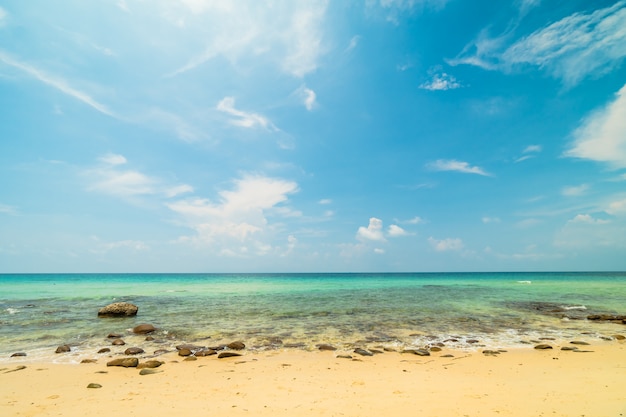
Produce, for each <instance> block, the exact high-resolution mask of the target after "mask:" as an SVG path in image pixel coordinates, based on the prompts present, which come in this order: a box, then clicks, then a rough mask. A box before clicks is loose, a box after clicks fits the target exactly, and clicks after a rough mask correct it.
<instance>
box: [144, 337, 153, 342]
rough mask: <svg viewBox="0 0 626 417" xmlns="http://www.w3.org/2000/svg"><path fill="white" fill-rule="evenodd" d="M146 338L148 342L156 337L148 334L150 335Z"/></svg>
mask: <svg viewBox="0 0 626 417" xmlns="http://www.w3.org/2000/svg"><path fill="white" fill-rule="evenodd" d="M145 340H146V342H152V341H154V337H152V336H148V337H146V339H145Z"/></svg>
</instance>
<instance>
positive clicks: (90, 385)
mask: <svg viewBox="0 0 626 417" xmlns="http://www.w3.org/2000/svg"><path fill="white" fill-rule="evenodd" d="M87 388H102V385H100V384H96V383H94V382H92V383H91V384H89V385H87Z"/></svg>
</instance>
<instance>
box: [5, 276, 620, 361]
mask: <svg viewBox="0 0 626 417" xmlns="http://www.w3.org/2000/svg"><path fill="white" fill-rule="evenodd" d="M625 301H626V273H624V272H612V273H607V272H601V273H588V272H586V273H582V272H581V273H572V272H566V273H565V272H564V273H556V272H551V273H401V274H395V273H394V274H388V273H348V274H346V273H341V274H339V273H338V274H332V273H323V274H316V273H309V274H286V273H280V274H176V273H164V274H0V363H3V362H13V363H15V362H19V361H28V360H43V361H51V362H70V363H78V362H80V361H81V360H83V359H85V358H97V357H98V354H97V352H98V350H99V349H101V348H103V347H109V348H111V353H110V354H123V351H124V349H125V348H127V347H129V346H137V347H142V349H144V350H145V352H146V353H145V355H151V354H152V353H153V352H154V351H156V350H172V351H173V350H175V347H176V346H178V345H180V344H194V345H196V346H206V347H217V346H221V345H223V344H226V343H229V342H232V341H242V342H244V344H245V345H246V349H247V351H252V352H254V351H266V350H280V349H303V350H316V349H318V347H319V345H320V344H330V345H333V346H335V347H337V348H338V351H343V350H350V349H354V348H355V347H362V348H366V349H367V348H369V349H374V348H378V349H387V350H403V349H407V348H413V347H422V346H432V345H433V344H438V345H439V346H442V345H443V346H447V347H450V348H453V349H460V350H468V351H471V350H477V349H486V348H500V349H508V348H516V347H523V346H528V345H529V344H533V343H537V342H538V341H542V340H544V341H545V340H548V341H549V340H555V341H560V340H573V339H579V340H580V339H581V338H582V339H583V340H585V339H588V340H592V341H598V342H600V343H603V341H608V340H610V339H611V337H612V336H613V335H615V334H620V333H621V334H624V333H626V326H625V325H623V324H616V323H612V322H596V321H591V320H588V319H587V317H588V316H589V315H592V314H614V315H617V314H626V303H625ZM113 302H130V303H133V304H135V305H136V306H138V307H139V311H138V314H137V315H136V316H135V317H128V318H99V317H98V316H97V313H98V310H99V309H100V308H102V307H104V306H106V305H108V304H110V303H113ZM143 323H148V324H152V325H153V326H155V327H156V328H157V331H156V332H154V334H152V335H151V338H152V340H149V341H146V340H145V339H146V336H145V335H141V336H140V335H134V334H133V333H132V331H131V329H132V328H133V327H134V326H136V325H138V324H143ZM112 333H117V334H119V335H121V336H122V338H123V339H124V340H125V342H126V345H125V346H119V347H118V346H111V339H110V338H109V337H108V336H109V335H110V334H112ZM607 343H608V342H607ZM66 344H67V345H69V346H70V347H71V351H70V352H69V353H63V354H57V353H55V350H56V348H57V347H58V346H60V345H66ZM18 352H19V353H23V354H26V356H18V357H15V356H13V357H12V355H13V354H14V353H18Z"/></svg>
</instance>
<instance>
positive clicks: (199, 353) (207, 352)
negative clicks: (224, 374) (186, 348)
mask: <svg viewBox="0 0 626 417" xmlns="http://www.w3.org/2000/svg"><path fill="white" fill-rule="evenodd" d="M195 355H196V356H199V357H202V356H212V355H217V351H215V350H213V349H202V350H199V351H197V352H196V353H195Z"/></svg>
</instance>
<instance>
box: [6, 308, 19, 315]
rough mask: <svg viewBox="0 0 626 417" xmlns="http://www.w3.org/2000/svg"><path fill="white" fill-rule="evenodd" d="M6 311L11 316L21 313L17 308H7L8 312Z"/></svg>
mask: <svg viewBox="0 0 626 417" xmlns="http://www.w3.org/2000/svg"><path fill="white" fill-rule="evenodd" d="M4 311H6V312H7V313H9V314H17V313H19V312H20V310H18V309H17V308H11V307H9V308H7V309H6V310H4Z"/></svg>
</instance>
